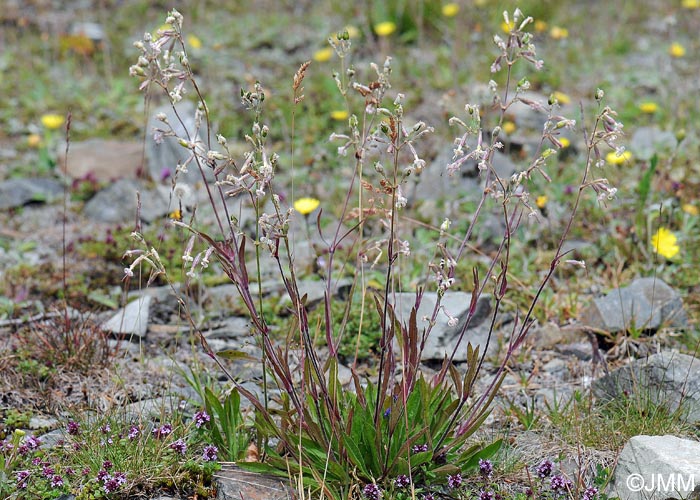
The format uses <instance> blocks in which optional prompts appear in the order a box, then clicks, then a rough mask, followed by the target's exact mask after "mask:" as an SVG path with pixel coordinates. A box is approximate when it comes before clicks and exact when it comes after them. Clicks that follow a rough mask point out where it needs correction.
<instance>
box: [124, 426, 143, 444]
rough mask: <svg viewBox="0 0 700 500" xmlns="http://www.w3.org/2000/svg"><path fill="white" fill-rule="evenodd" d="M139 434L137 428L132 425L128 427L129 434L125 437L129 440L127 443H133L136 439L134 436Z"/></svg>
mask: <svg viewBox="0 0 700 500" xmlns="http://www.w3.org/2000/svg"><path fill="white" fill-rule="evenodd" d="M140 432H141V431H139V428H138V427H136V426H135V425H132V426H131V427H129V432H128V433H127V435H126V437H128V438H129V441H133V440H134V439H136V436H138V435H139V433H140Z"/></svg>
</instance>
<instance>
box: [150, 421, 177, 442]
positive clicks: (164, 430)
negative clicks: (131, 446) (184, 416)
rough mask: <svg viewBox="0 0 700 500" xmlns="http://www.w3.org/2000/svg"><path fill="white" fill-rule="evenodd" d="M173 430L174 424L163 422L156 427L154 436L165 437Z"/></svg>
mask: <svg viewBox="0 0 700 500" xmlns="http://www.w3.org/2000/svg"><path fill="white" fill-rule="evenodd" d="M172 432H173V426H172V425H170V424H163V425H161V426H160V427H156V428H155V429H153V437H155V438H158V439H160V438H164V437H165V436H168V435H170V434H171V433H172Z"/></svg>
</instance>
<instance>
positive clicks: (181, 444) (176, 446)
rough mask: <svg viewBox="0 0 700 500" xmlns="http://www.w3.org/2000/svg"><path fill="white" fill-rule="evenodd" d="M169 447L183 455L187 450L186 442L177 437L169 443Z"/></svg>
mask: <svg viewBox="0 0 700 500" xmlns="http://www.w3.org/2000/svg"><path fill="white" fill-rule="evenodd" d="M170 448H171V449H172V450H175V451H176V452H178V453H179V454H180V455H182V456H184V455H185V453H186V452H187V443H185V441H184V440H183V439H178V440H177V441H175V442H174V443H171V444H170Z"/></svg>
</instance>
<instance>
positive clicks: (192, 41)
mask: <svg viewBox="0 0 700 500" xmlns="http://www.w3.org/2000/svg"><path fill="white" fill-rule="evenodd" d="M187 44H188V45H189V46H190V47H192V48H193V49H194V50H199V49H201V48H202V41H201V40H200V39H199V37H198V36H196V35H187Z"/></svg>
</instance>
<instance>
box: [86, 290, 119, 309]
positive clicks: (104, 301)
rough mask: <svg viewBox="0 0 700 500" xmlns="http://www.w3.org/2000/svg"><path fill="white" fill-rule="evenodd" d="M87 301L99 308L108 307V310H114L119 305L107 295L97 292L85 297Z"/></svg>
mask: <svg viewBox="0 0 700 500" xmlns="http://www.w3.org/2000/svg"><path fill="white" fill-rule="evenodd" d="M87 298H88V300H91V301H93V302H95V303H96V304H100V305H101V306H105V307H109V308H110V309H116V308H117V307H119V303H118V302H117V301H116V300H114V299H113V298H111V297H110V296H109V295H105V294H104V293H100V292H98V291H97V290H93V291H91V292H90V293H88V295H87Z"/></svg>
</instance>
